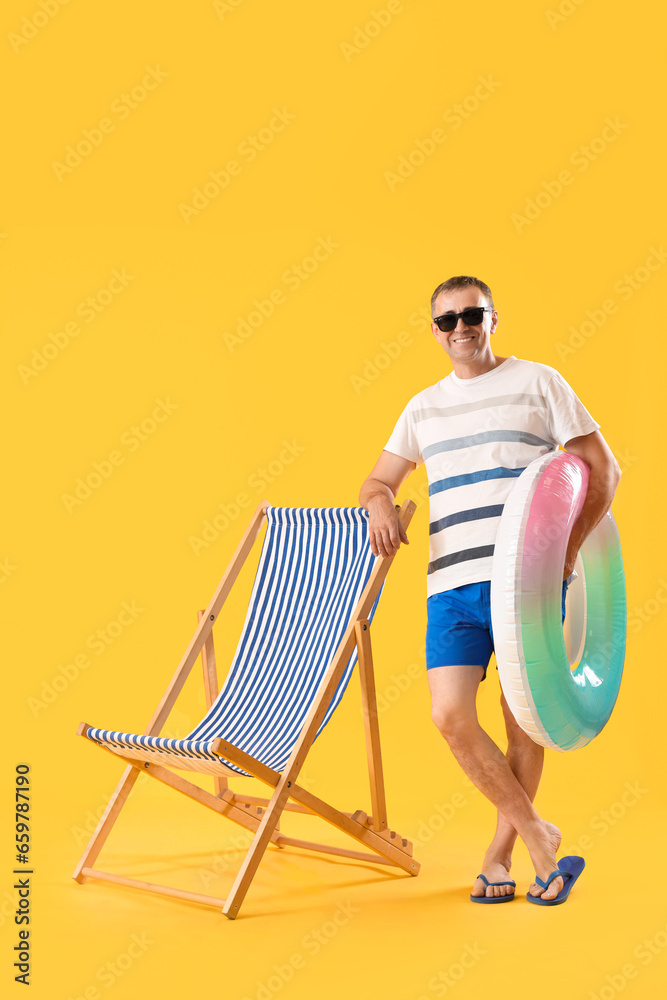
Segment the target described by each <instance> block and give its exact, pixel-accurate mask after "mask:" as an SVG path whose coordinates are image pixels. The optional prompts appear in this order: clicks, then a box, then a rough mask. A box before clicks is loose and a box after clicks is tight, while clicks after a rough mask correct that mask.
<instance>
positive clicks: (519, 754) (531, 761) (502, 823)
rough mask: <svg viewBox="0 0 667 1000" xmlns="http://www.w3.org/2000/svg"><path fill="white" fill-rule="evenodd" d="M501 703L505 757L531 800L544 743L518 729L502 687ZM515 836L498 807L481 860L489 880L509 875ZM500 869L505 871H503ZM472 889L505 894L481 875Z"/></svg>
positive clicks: (535, 786) (534, 884)
mask: <svg viewBox="0 0 667 1000" xmlns="http://www.w3.org/2000/svg"><path fill="white" fill-rule="evenodd" d="M500 704H501V706H502V710H503V716H504V719H505V730H506V732H507V752H506V754H505V757H506V759H507V763H508V764H509V766H510V767H511V769H512V772H513V773H514V775H515V776H516V778H517V780H518V781H519V784H520V785H521V786H522V788H523V789H524V791H525V792H526V795H527V796H528V798H529V799H530V801H531V802H532V801H533V800H534V798H535V795H536V793H537V788H538V785H539V782H540V777H541V775H542V765H543V764H544V747H541V746H539V744H537V743H534V742H533V740H531V738H530V737H529V736H527V735H526V733H524V731H523V729H521V727H520V726H519V725H518V724H517V722H516V719H515V718H514V716H513V715H512V713H511V711H510V708H509V705H508V704H507V702H506V700H505V695H504V694H503V693H502V691H501V694H500ZM516 838H517V832H516V830H515V829H514V827H513V826H512V824H511V823H510V822H509V821H508V820H507V819H506V818H505V816H504V815H503V814H502V813H501V812H500V811H499V812H498V819H497V825H496V832H495V834H494V837H493V840H492V841H491V844H490V845H489V848H488V850H487V852H486V855H485V857H484V863H483V865H482V872H483V873H484V875H486V877H487V879H488V880H489V882H500V881H503V880H504V879H505V878H507V877H509V871H510V868H511V865H512V851H513V849H514V844H515V842H516ZM489 871H491V872H492V875H489ZM503 871H505V872H507V873H508V874H507V875H503V874H502V872H503ZM492 876H493V877H492ZM533 888H535V889H536V890H537V894H538V895H539V886H538V885H537V883H533V886H532V887H531V890H530V891H531V892H532V891H533ZM507 891H508V892H509V891H511V887H509V886H508V887H507ZM472 892H473V896H483V895H485V894H486V895H488V896H491V895H496V896H498V895H504V892H503V891H501V888H496V889H495V890H494V889H486V886H485V885H484V883H483V882H482V880H481V879H477V880H476V881H475V884H474V886H473V890H472Z"/></svg>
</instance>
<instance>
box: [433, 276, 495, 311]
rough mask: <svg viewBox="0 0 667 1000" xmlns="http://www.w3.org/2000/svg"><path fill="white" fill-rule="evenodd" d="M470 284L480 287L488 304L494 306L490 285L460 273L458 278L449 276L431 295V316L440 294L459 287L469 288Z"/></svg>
mask: <svg viewBox="0 0 667 1000" xmlns="http://www.w3.org/2000/svg"><path fill="white" fill-rule="evenodd" d="M470 285H475V287H476V288H479V290H480V291H481V292H483V293H484V295H485V296H486V298H487V299H488V304H489V305H490V306H491V307H492V308H493V296H492V295H491V289H490V288H489V286H488V285H485V284H484V282H483V281H480V280H479V278H473V277H471V276H470V275H468V274H460V275H458V276H457V277H456V278H448V279H447V281H443V283H442V284H441V285H438V287H437V288H436V290H435V291H434V292H433V295H432V296H431V316H435V302H436V299H437V298H438V296H439V295H441V294H442V293H443V292H455V291H457V290H458V289H459V288H468V287H469V286H470Z"/></svg>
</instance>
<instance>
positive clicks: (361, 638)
mask: <svg viewBox="0 0 667 1000" xmlns="http://www.w3.org/2000/svg"><path fill="white" fill-rule="evenodd" d="M355 631H356V637H357V650H358V654H359V678H360V680H361V705H362V709H363V714H364V730H365V735H366V758H367V760H368V777H369V780H370V786H371V805H372V811H373V815H372V827H373V829H374V830H376V831H378V832H379V831H380V830H386V829H387V803H386V799H385V791H384V775H383V771H382V753H381V750H380V729H379V726H378V710H377V700H376V697H375V676H374V673H373V655H372V652H371V631H370V622H369V621H368V619H367V618H363V619H361V620H360V621H358V622H355Z"/></svg>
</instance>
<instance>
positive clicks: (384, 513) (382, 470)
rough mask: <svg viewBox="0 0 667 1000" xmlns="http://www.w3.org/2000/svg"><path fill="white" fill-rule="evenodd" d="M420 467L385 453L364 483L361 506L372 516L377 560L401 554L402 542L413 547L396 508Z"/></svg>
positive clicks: (371, 531) (371, 536) (371, 534)
mask: <svg viewBox="0 0 667 1000" xmlns="http://www.w3.org/2000/svg"><path fill="white" fill-rule="evenodd" d="M416 467H417V466H416V464H415V462H410V461H408V459H407V458H401V456H400V455H394V454H393V452H391V451H383V452H382V454H381V455H380V457H379V458H378V460H377V462H376V463H375V465H374V466H373V468H372V469H371V471H370V474H369V475H368V476H367V477H366V479H365V480H364V482H363V483H362V486H361V489H360V491H359V503H360V504H361V506H362V507H365V508H366V510H367V511H368V514H369V517H368V531H369V539H370V545H371V552H372V553H373V555H374V556H377V555H383V556H392V555H393V554H394V552H398V548H399V546H400V544H401V542H405V543H406V545H409V544H410V543H409V542H408V536H407V535H406V533H405V528H404V527H403V525H402V524H401V521H400V519H399V516H398V511H397V510H396V508H395V507H394V498H395V496H396V494H397V493H398V491H399V489H400V487H401V483H403V482H404V481H405V480H406V479H407V477H408V476H409V475H410V473H411V472H412V470H413V469H416Z"/></svg>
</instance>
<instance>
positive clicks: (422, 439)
mask: <svg viewBox="0 0 667 1000" xmlns="http://www.w3.org/2000/svg"><path fill="white" fill-rule="evenodd" d="M599 426H600V425H599V424H598V423H596V421H595V420H593V418H592V417H591V415H590V413H589V412H588V410H587V409H586V408H585V407H584V405H583V404H582V403H581V402H580V401H579V399H578V398H577V396H576V395H575V394H574V392H573V391H572V389H571V388H570V386H569V385H568V384H567V382H566V381H565V379H564V378H563V377H562V376H561V375H560V374H559V373H558V372H557V371H556V369H555V368H551V367H550V366H549V365H543V364H539V363H538V362H535V361H524V360H523V359H521V358H516V357H514V355H512V357H509V358H506V359H505V361H503V362H501V364H499V365H498V366H497V367H496V368H493V369H492V370H491V371H488V372H485V373H484V374H483V375H477V376H476V377H475V378H459V377H458V376H457V375H455V374H454V372H450V374H449V375H447V376H446V377H445V378H443V379H440V381H439V382H436V383H435V385H431V386H429V387H428V389H424V390H423V391H422V392H418V393H417V395H416V396H413V397H412V399H411V400H410V402H409V403H408V405H407V406H406V407H405V409H404V410H403V412H402V413H401V415H400V417H399V418H398V421H397V423H396V426H395V428H394V430H393V432H392V435H391V437H390V438H389V440H388V441H387V444H386V445H385V451H390V452H392V453H393V454H395V455H400V456H401V457H402V458H407V459H408V460H409V461H411V462H415V464H416V465H418V466H419V465H421V464H422V462H423V463H424V464H425V466H426V472H427V475H428V482H429V490H428V492H429V500H430V525H429V533H430V534H429V564H428V574H427V587H426V589H427V596H429V597H430V596H431V595H432V594H437V593H440V592H441V591H443V590H451V589H452V588H453V587H462V586H463V585H464V584H466V583H479V582H481V581H483V580H490V579H491V561H492V556H493V548H494V543H495V538H496V532H497V530H498V523H499V520H498V519H499V518H500V515H501V513H502V510H503V505H504V502H505V500H506V499H507V497H508V496H509V493H510V491H511V489H512V487H513V485H514V483H515V481H516V479H517V477H518V476H519V475H520V474H521V472H523V470H524V469H525V468H526V466H527V465H528V463H529V462H531V461H532V460H533V459H534V458H538V457H539V456H540V455H544V454H545V453H546V452H548V451H553V450H555V449H556V447H557V446H558V445H565V444H566V443H567V442H568V441H570V440H571V439H572V438H575V437H579V436H580V435H582V434H590V433H591V432H592V431H595V430H597V428H598V427H599Z"/></svg>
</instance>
